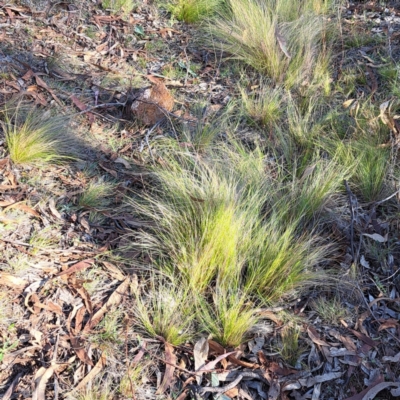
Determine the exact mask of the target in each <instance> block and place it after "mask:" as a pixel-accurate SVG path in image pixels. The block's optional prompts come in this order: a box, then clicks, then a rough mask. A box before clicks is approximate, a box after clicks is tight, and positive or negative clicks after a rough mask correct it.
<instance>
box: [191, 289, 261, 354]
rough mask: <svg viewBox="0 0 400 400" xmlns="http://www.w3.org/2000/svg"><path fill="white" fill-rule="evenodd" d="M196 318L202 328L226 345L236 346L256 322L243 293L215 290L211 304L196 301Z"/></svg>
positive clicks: (204, 301) (251, 306)
mask: <svg viewBox="0 0 400 400" xmlns="http://www.w3.org/2000/svg"><path fill="white" fill-rule="evenodd" d="M198 319H199V320H200V324H201V327H202V329H203V330H204V331H205V332H207V333H209V334H211V335H212V337H213V339H214V340H216V341H218V342H219V343H221V344H222V345H223V346H226V347H237V346H239V345H240V344H242V343H243V342H244V340H245V339H246V334H247V332H249V330H250V329H251V328H252V327H253V326H254V325H255V324H256V323H257V316H256V314H255V311H254V308H253V304H252V303H251V302H250V301H249V299H248V297H247V296H246V294H245V293H240V292H237V291H235V289H233V290H229V289H228V290H217V291H216V292H215V293H214V295H213V301H212V303H211V304H208V302H207V301H206V300H205V299H201V300H199V301H198Z"/></svg>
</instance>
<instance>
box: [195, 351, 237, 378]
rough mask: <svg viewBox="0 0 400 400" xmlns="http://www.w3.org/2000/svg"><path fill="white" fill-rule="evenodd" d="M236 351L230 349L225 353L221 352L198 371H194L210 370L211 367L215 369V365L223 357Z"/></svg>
mask: <svg viewBox="0 0 400 400" xmlns="http://www.w3.org/2000/svg"><path fill="white" fill-rule="evenodd" d="M235 353H237V351H231V352H229V353H225V354H221V355H220V356H218V357H217V358H216V359H215V360H213V361H210V362H209V363H207V364H206V365H204V367H202V368H200V369H199V370H198V371H196V373H200V372H209V371H212V370H213V369H215V366H216V365H217V364H218V363H219V362H220V361H221V360H223V359H225V358H227V357H229V356H231V355H232V354H235Z"/></svg>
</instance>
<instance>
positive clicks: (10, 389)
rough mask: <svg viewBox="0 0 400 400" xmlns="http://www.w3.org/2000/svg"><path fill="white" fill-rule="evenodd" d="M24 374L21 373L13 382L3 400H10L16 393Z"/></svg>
mask: <svg viewBox="0 0 400 400" xmlns="http://www.w3.org/2000/svg"><path fill="white" fill-rule="evenodd" d="M22 375H23V374H22V372H20V373H19V374H18V375H17V376H16V377H15V378H14V380H13V381H12V383H11V385H10V386H9V387H8V389H7V392H5V393H4V395H3V397H2V398H1V400H10V398H11V396H12V395H13V393H14V390H15V388H16V387H17V386H18V382H19V379H20V378H21V376H22Z"/></svg>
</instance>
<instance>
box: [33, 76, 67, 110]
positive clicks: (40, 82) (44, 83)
mask: <svg viewBox="0 0 400 400" xmlns="http://www.w3.org/2000/svg"><path fill="white" fill-rule="evenodd" d="M35 79H36V83H37V85H38V86H40V87H41V88H43V89H45V90H47V91H48V92H49V93H50V94H51V97H53V99H54V100H55V101H56V103H57V104H58V105H59V106H61V107H64V105H63V103H62V102H61V101H60V99H59V98H58V97H57V96H56V94H55V93H54V91H53V90H52V89H50V88H49V87H48V86H47V83H46V82H45V81H44V80H43V79H42V78H41V77H40V76H38V74H35Z"/></svg>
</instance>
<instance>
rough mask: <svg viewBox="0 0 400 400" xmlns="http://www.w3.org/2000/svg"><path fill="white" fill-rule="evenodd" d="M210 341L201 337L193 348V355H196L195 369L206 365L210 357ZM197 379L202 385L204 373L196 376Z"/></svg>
mask: <svg viewBox="0 0 400 400" xmlns="http://www.w3.org/2000/svg"><path fill="white" fill-rule="evenodd" d="M208 350H209V346H208V341H207V338H205V337H202V338H200V339H199V340H198V341H197V342H196V344H195V345H194V348H193V357H194V369H195V371H198V370H200V369H201V368H202V367H204V365H205V361H206V360H207V357H208ZM196 381H197V384H198V385H201V381H202V374H199V375H197V376H196Z"/></svg>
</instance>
